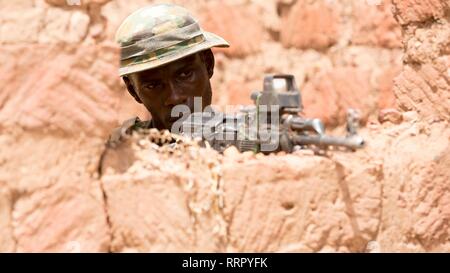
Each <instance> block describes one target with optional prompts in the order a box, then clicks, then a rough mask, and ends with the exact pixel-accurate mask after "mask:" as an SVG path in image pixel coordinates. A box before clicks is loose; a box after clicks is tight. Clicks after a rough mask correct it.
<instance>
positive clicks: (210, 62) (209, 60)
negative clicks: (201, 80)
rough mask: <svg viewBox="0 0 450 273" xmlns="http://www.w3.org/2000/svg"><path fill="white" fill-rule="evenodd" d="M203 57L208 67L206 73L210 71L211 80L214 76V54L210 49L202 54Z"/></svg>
mask: <svg viewBox="0 0 450 273" xmlns="http://www.w3.org/2000/svg"><path fill="white" fill-rule="evenodd" d="M202 57H203V61H204V62H205V65H206V71H208V76H209V78H211V77H212V76H213V75H214V65H215V59H214V54H213V53H212V51H211V49H209V50H205V51H203V52H202Z"/></svg>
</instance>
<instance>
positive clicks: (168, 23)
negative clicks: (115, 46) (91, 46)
mask: <svg viewBox="0 0 450 273" xmlns="http://www.w3.org/2000/svg"><path fill="white" fill-rule="evenodd" d="M116 41H117V42H118V43H119V45H120V49H121V56H120V69H119V74H120V76H125V75H128V74H131V73H135V72H139V71H143V70H147V69H152V68H156V67H158V66H161V65H164V64H167V63H170V62H173V61H175V60H178V59H181V58H183V57H186V56H188V55H191V54H194V53H197V52H200V51H203V50H206V49H210V48H212V47H228V46H229V44H228V43H227V41H225V40H224V39H223V38H221V37H219V36H218V35H215V34H213V33H210V32H206V31H203V30H202V29H201V28H200V26H199V24H198V22H197V20H196V19H195V18H194V17H193V16H192V15H191V14H190V13H189V11H188V10H186V9H185V8H183V7H180V6H177V5H174V4H157V5H151V6H147V7H144V8H141V9H139V10H137V11H135V12H134V13H132V14H131V15H129V16H128V17H127V18H126V19H125V20H124V21H123V23H122V24H121V25H120V27H119V29H118V30H117V33H116Z"/></svg>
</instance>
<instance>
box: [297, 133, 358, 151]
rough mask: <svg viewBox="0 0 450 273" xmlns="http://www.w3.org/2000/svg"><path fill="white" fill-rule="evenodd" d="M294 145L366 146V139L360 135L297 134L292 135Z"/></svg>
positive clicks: (355, 147) (353, 147)
mask: <svg viewBox="0 0 450 273" xmlns="http://www.w3.org/2000/svg"><path fill="white" fill-rule="evenodd" d="M292 141H293V143H294V145H318V146H322V145H330V146H342V147H347V148H351V149H358V148H362V147H364V144H365V143H364V139H363V138H362V137H360V136H358V135H354V136H350V137H332V136H327V135H295V136H293V137H292Z"/></svg>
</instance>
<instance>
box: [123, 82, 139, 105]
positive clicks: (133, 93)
mask: <svg viewBox="0 0 450 273" xmlns="http://www.w3.org/2000/svg"><path fill="white" fill-rule="evenodd" d="M122 79H123V82H124V83H125V85H126V86H127V89H128V93H130V95H131V96H133V98H134V99H135V100H136V101H137V102H138V103H142V101H141V99H140V98H139V96H138V95H137V93H136V90H135V89H134V85H133V83H132V82H131V79H130V78H129V77H128V76H123V77H122Z"/></svg>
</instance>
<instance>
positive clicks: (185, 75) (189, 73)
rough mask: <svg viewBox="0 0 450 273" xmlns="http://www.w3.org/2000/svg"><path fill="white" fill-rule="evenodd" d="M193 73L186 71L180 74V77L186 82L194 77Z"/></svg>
mask: <svg viewBox="0 0 450 273" xmlns="http://www.w3.org/2000/svg"><path fill="white" fill-rule="evenodd" d="M193 73H194V72H193V71H192V70H185V71H182V72H181V73H180V74H178V76H179V77H180V78H181V79H182V80H186V79H189V78H190V77H191V76H192V74H193Z"/></svg>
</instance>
